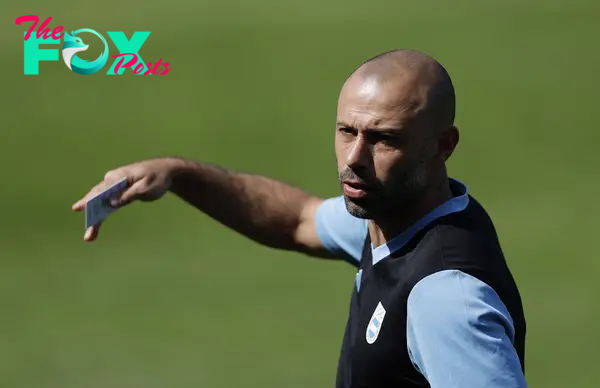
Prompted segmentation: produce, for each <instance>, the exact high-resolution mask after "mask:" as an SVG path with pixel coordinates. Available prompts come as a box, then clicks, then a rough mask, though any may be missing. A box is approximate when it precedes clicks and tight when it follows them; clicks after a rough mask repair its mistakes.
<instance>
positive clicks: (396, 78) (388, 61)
mask: <svg viewBox="0 0 600 388" xmlns="http://www.w3.org/2000/svg"><path fill="white" fill-rule="evenodd" d="M357 78H358V79H357ZM350 81H359V82H362V83H367V84H371V85H372V87H373V86H375V85H377V86H378V87H379V88H381V89H384V90H386V95H385V98H387V99H388V100H389V104H396V106H397V108H398V109H402V110H404V111H405V112H406V113H407V114H409V115H411V116H415V117H417V116H424V117H426V118H428V119H430V120H431V121H432V122H433V123H434V126H435V127H436V128H443V127H448V126H451V125H453V124H454V118H455V109H456V101H455V94H454V86H453V84H452V80H451V79H450V76H449V74H448V72H447V71H446V69H444V67H443V66H442V65H441V64H440V63H439V62H438V61H436V60H435V59H433V58H432V57H430V56H428V55H426V54H423V53H421V52H418V51H413V50H394V51H389V52H385V53H382V54H379V55H377V56H375V57H373V58H371V59H369V60H367V61H366V62H364V63H363V64H362V65H361V66H360V67H359V68H358V69H356V70H355V71H354V72H353V73H352V75H351V76H350V77H349V78H348V81H347V82H346V83H349V82H350Z"/></svg>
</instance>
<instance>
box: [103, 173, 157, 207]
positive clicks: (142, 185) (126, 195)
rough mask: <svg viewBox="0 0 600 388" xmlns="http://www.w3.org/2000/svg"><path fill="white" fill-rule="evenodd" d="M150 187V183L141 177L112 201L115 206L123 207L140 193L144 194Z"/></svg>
mask: <svg viewBox="0 0 600 388" xmlns="http://www.w3.org/2000/svg"><path fill="white" fill-rule="evenodd" d="M147 189H148V185H147V183H146V180H145V179H141V180H139V181H137V182H135V183H134V184H133V185H131V186H130V187H129V188H128V189H127V190H125V191H124V192H123V193H121V195H120V196H119V197H117V198H114V199H113V200H111V201H110V203H111V206H113V207H123V206H125V205H128V204H130V203H131V202H133V201H134V200H136V199H137V198H138V197H139V196H140V195H142V194H144V193H145V191H146V190H147Z"/></svg>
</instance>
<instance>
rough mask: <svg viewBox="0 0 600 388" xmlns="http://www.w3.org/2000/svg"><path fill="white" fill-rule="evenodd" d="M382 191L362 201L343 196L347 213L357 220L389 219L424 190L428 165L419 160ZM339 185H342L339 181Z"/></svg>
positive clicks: (427, 176) (426, 182) (427, 177)
mask: <svg viewBox="0 0 600 388" xmlns="http://www.w3.org/2000/svg"><path fill="white" fill-rule="evenodd" d="M396 176H397V178H395V179H393V181H392V182H390V183H388V184H386V185H385V186H384V187H383V190H382V191H378V192H373V193H369V194H370V195H369V197H368V198H365V199H364V200H363V199H350V198H348V197H347V196H346V195H344V202H345V204H346V209H347V210H348V212H349V213H350V214H351V215H352V216H354V217H357V218H362V219H368V220H372V219H377V218H385V217H390V216H392V215H393V214H397V213H399V212H402V209H404V208H406V207H407V206H410V204H411V203H413V202H414V201H415V200H416V199H417V198H418V197H419V195H421V193H422V192H423V191H424V190H425V189H426V187H427V184H428V179H429V163H428V161H427V160H426V159H421V160H420V161H419V162H418V163H417V164H416V166H415V167H413V168H411V169H409V170H405V171H403V172H402V173H400V174H397V175H396ZM340 185H342V186H343V184H342V183H341V181H340Z"/></svg>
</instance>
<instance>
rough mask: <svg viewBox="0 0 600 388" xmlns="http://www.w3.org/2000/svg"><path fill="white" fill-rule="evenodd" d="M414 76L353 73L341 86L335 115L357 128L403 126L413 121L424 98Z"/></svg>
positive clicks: (339, 119)
mask: <svg viewBox="0 0 600 388" xmlns="http://www.w3.org/2000/svg"><path fill="white" fill-rule="evenodd" d="M422 94H423V93H422V90H421V88H419V86H418V84H417V82H416V81H415V79H414V77H411V76H409V75H397V76H395V77H393V78H388V79H383V78H381V77H378V76H368V77H363V76H361V75H354V76H352V77H350V78H349V79H348V81H347V82H346V83H345V84H344V86H343V87H342V90H341V91H340V95H339V99H338V109H337V119H338V121H343V122H347V123H348V124H349V125H352V126H353V127H356V128H357V129H363V127H365V128H366V127H376V126H393V127H398V126H403V125H406V124H408V123H409V122H410V121H413V120H414V119H415V118H416V116H417V114H418V113H419V112H420V110H421V109H422V107H423V105H424V104H423V103H424V101H425V98H424V96H423V95H422Z"/></svg>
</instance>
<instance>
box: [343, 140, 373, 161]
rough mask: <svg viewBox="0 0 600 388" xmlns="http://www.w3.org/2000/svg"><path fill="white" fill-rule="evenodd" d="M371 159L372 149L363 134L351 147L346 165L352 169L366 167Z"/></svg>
mask: <svg viewBox="0 0 600 388" xmlns="http://www.w3.org/2000/svg"><path fill="white" fill-rule="evenodd" d="M370 157H371V149H370V146H369V144H368V143H367V142H366V141H365V137H364V136H363V135H362V134H358V135H357V136H356V138H355V139H354V142H353V143H352V145H351V148H350V153H349V154H348V157H347V159H346V165H347V166H348V167H350V168H354V169H355V168H358V167H366V166H367V165H368V164H369V158H370Z"/></svg>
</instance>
